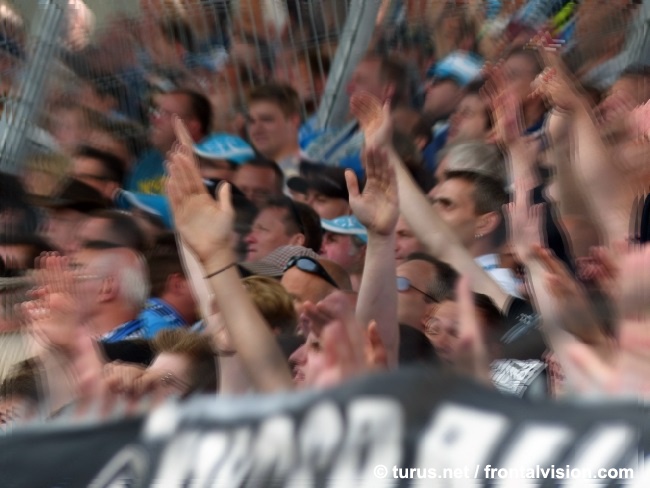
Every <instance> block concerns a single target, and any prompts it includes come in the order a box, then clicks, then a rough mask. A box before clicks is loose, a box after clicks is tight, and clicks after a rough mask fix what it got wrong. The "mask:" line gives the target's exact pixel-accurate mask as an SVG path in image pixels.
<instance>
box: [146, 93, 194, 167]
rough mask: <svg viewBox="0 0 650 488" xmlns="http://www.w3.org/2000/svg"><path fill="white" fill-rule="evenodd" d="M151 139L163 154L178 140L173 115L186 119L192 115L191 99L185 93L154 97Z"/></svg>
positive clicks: (153, 144)
mask: <svg viewBox="0 0 650 488" xmlns="http://www.w3.org/2000/svg"><path fill="white" fill-rule="evenodd" d="M153 101H154V103H153V105H154V107H153V109H154V111H153V113H152V115H151V132H150V133H149V140H150V141H151V144H152V146H154V147H155V148H156V149H158V151H160V152H162V153H163V154H164V153H166V152H167V151H169V150H170V149H171V147H172V146H173V144H174V142H176V134H175V133H174V126H173V120H172V117H173V116H174V114H176V115H178V116H179V117H180V118H181V119H184V120H186V119H187V118H189V117H190V114H189V107H188V105H189V101H188V99H187V97H186V96H185V95H180V94H163V95H156V96H155V97H154V100H153Z"/></svg>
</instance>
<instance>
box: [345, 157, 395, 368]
mask: <svg viewBox="0 0 650 488" xmlns="http://www.w3.org/2000/svg"><path fill="white" fill-rule="evenodd" d="M362 157H363V159H364V161H365V163H366V185H365V187H364V189H363V193H359V182H358V181H357V177H356V175H355V174H354V172H352V171H348V172H346V175H345V177H346V181H347V184H348V191H349V193H350V206H351V207H352V210H353V212H354V215H355V216H356V217H357V218H358V219H359V221H360V222H361V223H362V224H363V225H364V226H365V227H366V228H367V229H368V247H367V250H366V262H365V265H364V268H363V277H362V279H361V288H360V289H359V299H358V301H357V310H356V317H357V321H358V322H359V323H360V324H363V325H367V324H369V323H370V321H372V320H374V321H375V322H376V327H377V331H378V332H379V335H380V337H381V339H382V341H383V343H384V346H385V347H386V351H387V353H388V362H389V366H396V365H397V361H398V352H399V326H398V323H397V284H396V278H395V267H396V262H395V226H396V225H397V219H398V217H399V204H398V199H397V184H396V179H395V171H394V170H393V169H392V168H391V167H390V165H389V162H388V157H387V155H386V153H385V152H384V151H381V150H377V149H365V150H364V151H363V155H362Z"/></svg>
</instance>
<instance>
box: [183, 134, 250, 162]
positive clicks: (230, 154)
mask: <svg viewBox="0 0 650 488" xmlns="http://www.w3.org/2000/svg"><path fill="white" fill-rule="evenodd" d="M194 152H195V153H196V154H198V155H199V156H201V157H203V158H206V159H225V160H226V161H232V162H233V163H236V164H243V163H245V162H246V161H250V160H251V159H254V158H255V151H254V150H253V147H252V146H251V145H250V144H248V143H247V142H246V141H245V140H244V139H242V138H241V137H237V136H233V135H230V134H210V135H209V136H207V137H206V138H205V139H203V140H202V141H201V142H199V143H198V144H196V145H195V146H194Z"/></svg>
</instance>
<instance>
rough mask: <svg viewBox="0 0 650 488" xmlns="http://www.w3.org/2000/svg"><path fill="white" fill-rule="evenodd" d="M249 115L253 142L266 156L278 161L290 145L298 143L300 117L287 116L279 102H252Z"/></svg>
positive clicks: (249, 130) (249, 131)
mask: <svg viewBox="0 0 650 488" xmlns="http://www.w3.org/2000/svg"><path fill="white" fill-rule="evenodd" d="M248 117H249V119H248V134H249V136H250V139H251V142H252V143H253V146H255V149H257V151H258V152H259V153H260V154H262V155H263V156H264V157H266V158H269V159H272V160H274V161H277V159H278V158H279V157H281V156H284V154H282V153H283V152H284V151H286V150H287V148H288V147H293V146H296V145H297V144H298V126H299V120H298V117H297V116H295V117H287V116H286V115H285V114H284V113H283V112H282V110H281V109H280V107H279V106H278V105H277V104H275V103H272V102H266V101H258V102H254V103H251V106H250V108H249V111H248Z"/></svg>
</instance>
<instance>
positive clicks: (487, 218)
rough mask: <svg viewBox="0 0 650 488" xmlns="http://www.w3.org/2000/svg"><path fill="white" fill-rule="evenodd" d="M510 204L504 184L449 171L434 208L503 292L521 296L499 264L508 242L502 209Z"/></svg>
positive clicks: (470, 173)
mask: <svg viewBox="0 0 650 488" xmlns="http://www.w3.org/2000/svg"><path fill="white" fill-rule="evenodd" d="M507 202H508V196H507V194H506V192H505V190H504V189H503V186H502V183H501V182H498V181H496V180H494V179H492V178H489V177H486V176H483V175H480V174H477V173H474V172H470V171H450V172H447V173H446V180H445V182H444V183H442V184H441V185H440V186H439V187H438V188H437V189H436V192H435V196H434V207H435V209H436V210H437V212H438V214H439V215H440V218H441V219H442V220H443V221H445V222H446V223H447V224H448V225H449V227H450V228H451V229H452V230H453V231H454V232H455V233H456V235H457V236H458V238H459V239H460V241H461V243H462V244H463V246H465V248H466V249H467V250H468V251H469V253H470V254H471V255H472V256H473V257H474V259H475V260H476V262H477V264H479V265H480V266H481V267H482V268H483V269H484V270H485V271H486V272H487V273H488V274H489V275H490V276H491V277H492V278H493V279H494V281H496V282H497V283H498V284H499V285H500V286H501V288H502V289H503V291H505V292H506V293H508V294H509V295H512V296H518V295H519V292H518V286H519V282H518V280H517V279H516V278H515V276H514V274H513V273H512V271H511V270H510V269H506V268H502V267H501V264H500V262H499V251H500V246H501V245H502V244H503V242H504V240H505V237H506V235H505V225H504V220H503V215H502V211H501V208H502V206H503V205H505V204H506V203H507Z"/></svg>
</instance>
